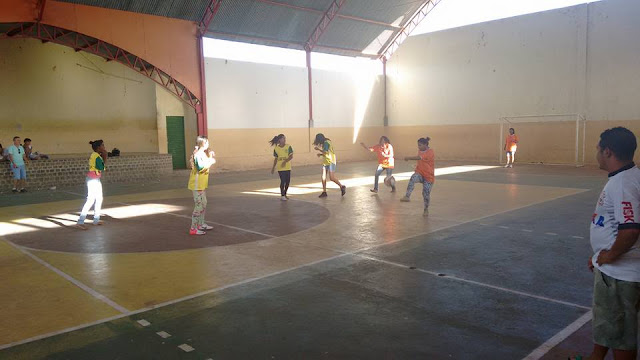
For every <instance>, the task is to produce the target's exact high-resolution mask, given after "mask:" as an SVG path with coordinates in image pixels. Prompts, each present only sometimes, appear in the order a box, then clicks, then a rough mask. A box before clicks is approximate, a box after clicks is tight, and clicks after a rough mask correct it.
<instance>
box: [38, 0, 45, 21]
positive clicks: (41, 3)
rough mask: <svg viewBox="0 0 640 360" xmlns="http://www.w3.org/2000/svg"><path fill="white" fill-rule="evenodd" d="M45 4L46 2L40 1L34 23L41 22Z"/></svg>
mask: <svg viewBox="0 0 640 360" xmlns="http://www.w3.org/2000/svg"><path fill="white" fill-rule="evenodd" d="M46 4H47V0H40V4H39V5H40V6H39V8H38V17H37V18H36V22H40V21H42V16H43V15H44V7H45V5H46Z"/></svg>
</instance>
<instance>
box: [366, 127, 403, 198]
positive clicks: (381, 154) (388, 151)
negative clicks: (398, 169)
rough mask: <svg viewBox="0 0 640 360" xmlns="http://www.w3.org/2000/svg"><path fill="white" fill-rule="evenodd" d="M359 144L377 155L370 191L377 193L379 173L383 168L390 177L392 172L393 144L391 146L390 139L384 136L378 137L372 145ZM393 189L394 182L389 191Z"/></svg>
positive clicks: (394, 188)
mask: <svg viewBox="0 0 640 360" xmlns="http://www.w3.org/2000/svg"><path fill="white" fill-rule="evenodd" d="M360 145H362V147H364V148H365V149H367V150H369V151H371V152H375V153H376V154H377V155H378V168H377V169H376V178H375V182H374V183H373V189H371V192H374V193H377V192H378V179H379V178H380V174H382V172H383V171H385V170H386V171H387V177H391V175H392V174H393V167H394V157H393V146H391V141H389V138H388V137H386V136H381V137H380V141H379V142H378V145H375V146H372V147H367V145H365V144H364V143H360ZM395 191H396V186H395V184H394V185H391V192H395Z"/></svg>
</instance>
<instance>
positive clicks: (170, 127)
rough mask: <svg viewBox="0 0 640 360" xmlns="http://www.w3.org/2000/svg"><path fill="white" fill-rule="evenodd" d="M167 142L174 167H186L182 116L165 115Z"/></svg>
mask: <svg viewBox="0 0 640 360" xmlns="http://www.w3.org/2000/svg"><path fill="white" fill-rule="evenodd" d="M167 142H168V150H169V154H171V157H172V158H173V168H174V169H186V168H187V161H186V154H185V150H184V149H185V143H184V116H167Z"/></svg>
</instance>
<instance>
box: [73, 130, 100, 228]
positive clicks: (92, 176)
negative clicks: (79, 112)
mask: <svg viewBox="0 0 640 360" xmlns="http://www.w3.org/2000/svg"><path fill="white" fill-rule="evenodd" d="M89 144H90V145H91V148H92V149H93V153H91V156H90V157H89V171H88V172H87V177H86V183H87V201H86V202H85V203H84V206H83V207H82V211H81V212H80V218H78V223H77V224H76V227H77V228H78V229H82V230H87V227H86V226H84V220H85V219H86V218H87V213H88V212H89V210H91V207H92V206H93V225H102V224H104V222H103V221H102V220H100V210H101V209H102V182H100V178H102V172H103V171H104V169H105V166H104V164H105V162H106V160H107V150H106V149H105V147H104V141H102V140H95V141H89Z"/></svg>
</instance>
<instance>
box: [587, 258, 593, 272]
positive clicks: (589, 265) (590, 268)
mask: <svg viewBox="0 0 640 360" xmlns="http://www.w3.org/2000/svg"><path fill="white" fill-rule="evenodd" d="M587 266H588V267H589V270H590V271H591V272H593V257H592V256H589V263H588V264H587Z"/></svg>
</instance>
